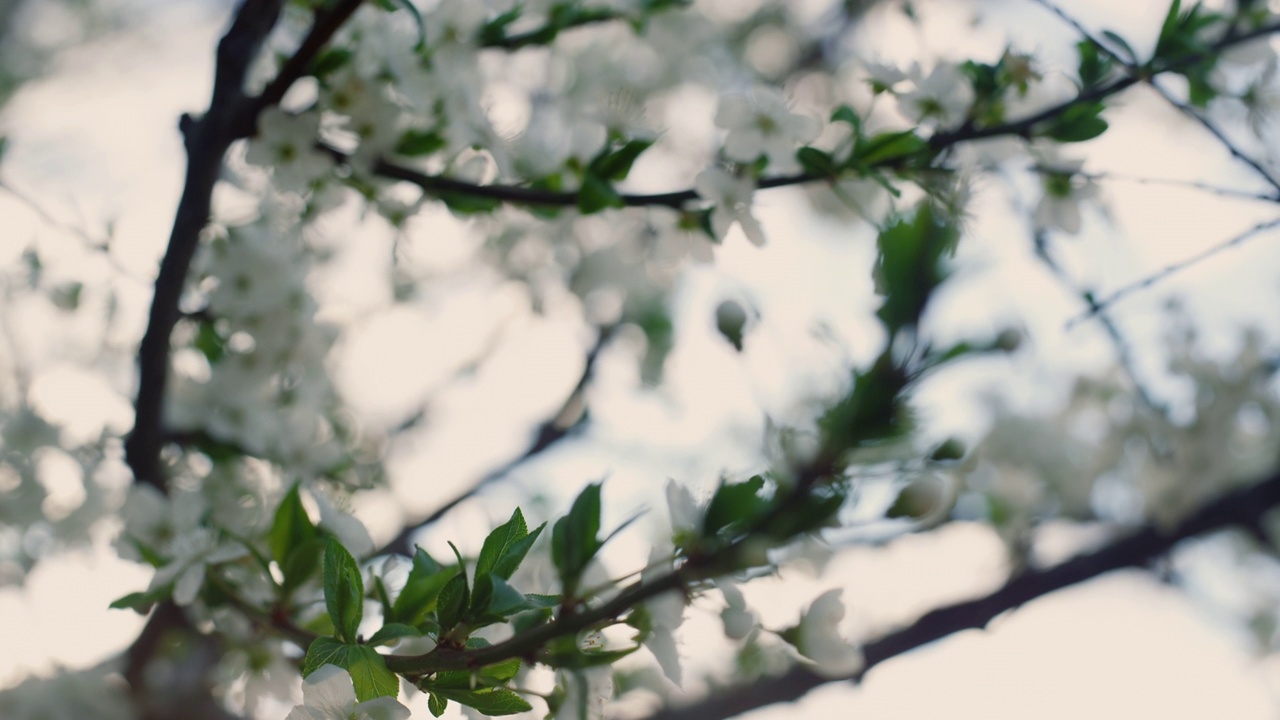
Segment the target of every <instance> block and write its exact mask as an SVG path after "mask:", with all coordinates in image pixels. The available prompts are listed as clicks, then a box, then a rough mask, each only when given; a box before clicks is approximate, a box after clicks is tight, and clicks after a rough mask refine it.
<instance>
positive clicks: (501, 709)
mask: <svg viewBox="0 0 1280 720" xmlns="http://www.w3.org/2000/svg"><path fill="white" fill-rule="evenodd" d="M433 694H434V695H438V696H440V697H443V698H447V699H449V700H453V701H454V702H456V703H459V704H462V705H466V706H467V707H471V708H475V709H476V710H478V711H480V712H481V713H482V714H484V715H489V716H499V715H515V714H516V713H522V712H528V711H530V710H532V709H533V706H532V705H530V704H529V703H528V701H526V700H525V699H524V698H522V697H520V696H519V695H517V694H515V693H514V692H512V691H510V690H508V689H506V688H498V687H495V688H484V689H480V690H434V691H433ZM432 712H434V710H433V711H432ZM442 712H443V711H442ZM437 717H439V716H437Z"/></svg>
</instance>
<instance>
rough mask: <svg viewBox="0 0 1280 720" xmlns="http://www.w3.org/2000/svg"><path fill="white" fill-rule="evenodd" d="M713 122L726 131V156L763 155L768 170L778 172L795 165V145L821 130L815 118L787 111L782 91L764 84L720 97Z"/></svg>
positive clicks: (744, 159) (749, 157)
mask: <svg viewBox="0 0 1280 720" xmlns="http://www.w3.org/2000/svg"><path fill="white" fill-rule="evenodd" d="M715 121H716V125H718V126H719V127H722V128H725V129H726V130H728V131H729V133H728V135H726V136H725V139H724V154H725V155H726V156H728V157H729V158H730V159H732V160H737V161H739V162H744V163H750V162H755V160H756V158H758V157H760V156H761V155H764V156H766V157H768V158H769V167H770V169H772V170H776V171H781V172H787V171H790V170H792V169H794V168H795V167H796V160H795V152H796V147H797V146H799V145H803V144H806V143H810V142H813V140H814V138H816V137H818V133H819V132H820V131H821V130H822V126H821V124H820V123H819V122H818V121H817V120H816V119H814V118H812V117H809V116H808V115H802V114H800V113H794V112H791V108H790V107H788V106H787V101H786V99H785V98H783V97H782V93H780V92H778V91H777V90H774V89H773V88H767V87H758V88H754V89H752V90H751V91H749V92H746V93H739V94H732V95H726V96H725V97H723V98H721V100H720V107H719V109H717V110H716V118H715Z"/></svg>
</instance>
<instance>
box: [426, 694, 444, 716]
mask: <svg viewBox="0 0 1280 720" xmlns="http://www.w3.org/2000/svg"><path fill="white" fill-rule="evenodd" d="M448 707H449V701H448V700H445V699H444V698H443V697H440V696H439V695H437V694H435V693H431V694H430V695H428V696H427V709H428V710H430V711H431V714H432V715H434V716H436V717H440V716H441V715H443V714H444V711H445V710H446V709H448Z"/></svg>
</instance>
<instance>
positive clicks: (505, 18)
mask: <svg viewBox="0 0 1280 720" xmlns="http://www.w3.org/2000/svg"><path fill="white" fill-rule="evenodd" d="M523 12H524V8H523V7H522V6H521V5H518V4H517V5H515V6H514V7H512V8H511V9H510V10H508V11H506V12H504V13H502V14H501V15H499V16H497V17H495V18H493V19H492V20H490V21H489V22H487V23H485V24H484V27H483V28H481V29H480V44H481V45H482V46H491V45H497V44H498V43H501V42H502V41H503V40H505V39H506V37H507V27H508V26H509V25H511V23H513V22H515V21H516V20H519V19H520V16H521V15H522V14H523ZM441 712H443V711H441ZM436 717H439V715H437V716H436Z"/></svg>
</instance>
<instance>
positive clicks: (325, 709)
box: [285, 665, 409, 720]
mask: <svg viewBox="0 0 1280 720" xmlns="http://www.w3.org/2000/svg"><path fill="white" fill-rule="evenodd" d="M408 718H409V708H407V707H405V706H404V705H401V704H400V703H399V701H397V700H396V699H395V698H393V697H380V698H374V699H372V700H366V701H364V702H362V703H356V689H355V686H354V685H353V684H352V683H351V676H350V675H349V674H347V671H346V670H343V669H342V668H340V667H338V666H337V665H323V666H321V667H320V668H318V669H317V670H316V671H315V672H313V673H311V675H309V676H308V677H307V679H306V681H305V682H303V683H302V704H301V705H295V706H294V708H293V710H291V711H289V715H288V716H287V717H286V718H285V720H408Z"/></svg>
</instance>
